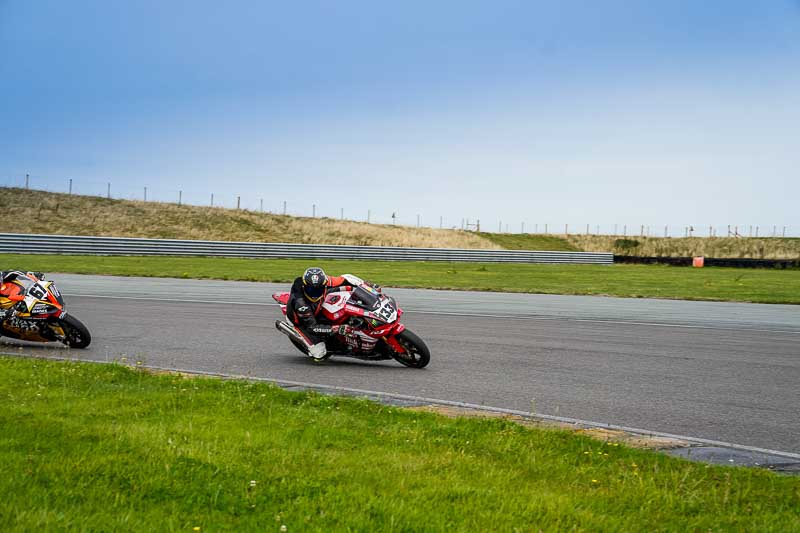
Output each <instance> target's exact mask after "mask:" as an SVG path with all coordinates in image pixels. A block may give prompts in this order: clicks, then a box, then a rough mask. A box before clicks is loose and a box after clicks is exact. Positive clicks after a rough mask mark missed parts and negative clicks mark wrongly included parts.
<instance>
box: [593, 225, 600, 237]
mask: <svg viewBox="0 0 800 533" xmlns="http://www.w3.org/2000/svg"><path fill="white" fill-rule="evenodd" d="M594 234H595V235H600V224H598V225H597V227H596V228H595V232H594Z"/></svg>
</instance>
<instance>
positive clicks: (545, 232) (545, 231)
mask: <svg viewBox="0 0 800 533" xmlns="http://www.w3.org/2000/svg"><path fill="white" fill-rule="evenodd" d="M544 234H545V235H547V224H545V225H544Z"/></svg>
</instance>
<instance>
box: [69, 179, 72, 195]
mask: <svg viewBox="0 0 800 533" xmlns="http://www.w3.org/2000/svg"><path fill="white" fill-rule="evenodd" d="M69 193H70V194H72V178H70V179H69Z"/></svg>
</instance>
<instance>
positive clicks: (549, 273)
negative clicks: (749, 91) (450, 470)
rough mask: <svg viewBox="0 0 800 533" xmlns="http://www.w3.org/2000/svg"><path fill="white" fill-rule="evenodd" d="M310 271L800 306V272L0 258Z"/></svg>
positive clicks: (269, 277) (86, 265)
mask: <svg viewBox="0 0 800 533" xmlns="http://www.w3.org/2000/svg"><path fill="white" fill-rule="evenodd" d="M311 265H319V266H322V267H323V268H325V269H326V271H328V272H329V273H336V274H338V273H352V274H356V275H359V276H361V277H363V278H365V279H369V280H372V281H375V282H376V283H379V284H381V285H386V286H391V287H424V288H438V289H459V290H479V291H508V292H528V293H543V294H590V295H608V296H621V297H631V298H644V297H650V298H679V299H686V300H723V301H739V302H761V303H787V304H800V270H796V269H795V270H766V269H735V268H702V269H698V268H686V267H669V266H655V265H613V266H599V265H531V264H514V265H511V264H480V263H419V262H379V261H338V260H323V261H315V260H305V259H274V260H267V259H232V258H207V257H199V258H179V257H94V256H47V255H12V254H0V266H2V268H5V269H9V268H17V269H21V270H42V271H44V272H75V273H81V274H112V275H120V276H159V277H176V278H181V277H184V278H212V279H230V280H249V281H275V282H282V283H290V282H291V281H292V280H294V278H295V277H297V276H298V275H300V273H302V272H303V270H304V269H305V268H307V267H308V266H311Z"/></svg>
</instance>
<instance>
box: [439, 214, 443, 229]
mask: <svg viewBox="0 0 800 533" xmlns="http://www.w3.org/2000/svg"><path fill="white" fill-rule="evenodd" d="M442 221H443V220H442V215H439V229H442Z"/></svg>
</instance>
